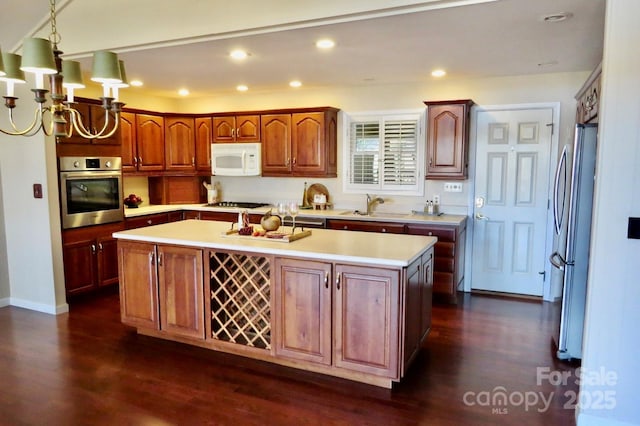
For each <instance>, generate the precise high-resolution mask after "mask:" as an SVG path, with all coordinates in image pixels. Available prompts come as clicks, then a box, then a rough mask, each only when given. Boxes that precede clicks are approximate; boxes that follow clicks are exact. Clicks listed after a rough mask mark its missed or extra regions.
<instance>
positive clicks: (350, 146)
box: [343, 112, 425, 195]
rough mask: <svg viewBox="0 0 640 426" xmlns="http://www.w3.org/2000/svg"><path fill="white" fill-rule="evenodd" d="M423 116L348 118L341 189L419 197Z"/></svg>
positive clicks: (374, 115) (413, 114) (388, 115)
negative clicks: (342, 186) (342, 185)
mask: <svg viewBox="0 0 640 426" xmlns="http://www.w3.org/2000/svg"><path fill="white" fill-rule="evenodd" d="M423 123H424V118H423V113H420V112H416V113H411V114H391V113H377V114H368V115H357V114H354V115H351V116H350V117H349V120H348V121H347V125H346V126H345V128H346V130H347V132H346V133H347V134H346V137H345V138H344V140H345V143H344V146H345V149H344V162H343V164H344V165H345V173H344V176H345V178H344V190H345V192H367V191H377V192H379V193H385V194H405V195H422V194H423V188H424V182H423V180H424V176H423V174H422V173H420V165H422V159H423V158H424V145H425V140H424V137H423V136H424V133H423V129H424V126H423Z"/></svg>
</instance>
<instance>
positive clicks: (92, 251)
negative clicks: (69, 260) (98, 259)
mask: <svg viewBox="0 0 640 426" xmlns="http://www.w3.org/2000/svg"><path fill="white" fill-rule="evenodd" d="M91 253H93V254H96V245H95V244H91Z"/></svg>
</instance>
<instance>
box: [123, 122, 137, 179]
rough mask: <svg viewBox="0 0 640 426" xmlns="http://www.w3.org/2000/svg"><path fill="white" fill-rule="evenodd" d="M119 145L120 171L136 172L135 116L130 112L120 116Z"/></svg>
mask: <svg viewBox="0 0 640 426" xmlns="http://www.w3.org/2000/svg"><path fill="white" fill-rule="evenodd" d="M120 145H121V146H122V151H121V154H120V155H121V157H122V171H123V172H135V171H136V170H137V167H136V166H137V160H138V150H137V146H136V115H135V114H134V113H132V112H123V113H121V114H120Z"/></svg>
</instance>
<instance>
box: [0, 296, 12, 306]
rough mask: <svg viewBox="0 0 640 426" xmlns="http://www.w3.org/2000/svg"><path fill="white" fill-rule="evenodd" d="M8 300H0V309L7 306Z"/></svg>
mask: <svg viewBox="0 0 640 426" xmlns="http://www.w3.org/2000/svg"><path fill="white" fill-rule="evenodd" d="M9 304H10V303H9V298H8V297H5V298H2V299H0V308H4V307H5V306H9Z"/></svg>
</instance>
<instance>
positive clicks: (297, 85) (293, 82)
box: [289, 80, 302, 87]
mask: <svg viewBox="0 0 640 426" xmlns="http://www.w3.org/2000/svg"><path fill="white" fill-rule="evenodd" d="M289 86H291V87H300V86H302V83H301V82H299V81H298V80H293V81H290V82H289Z"/></svg>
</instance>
